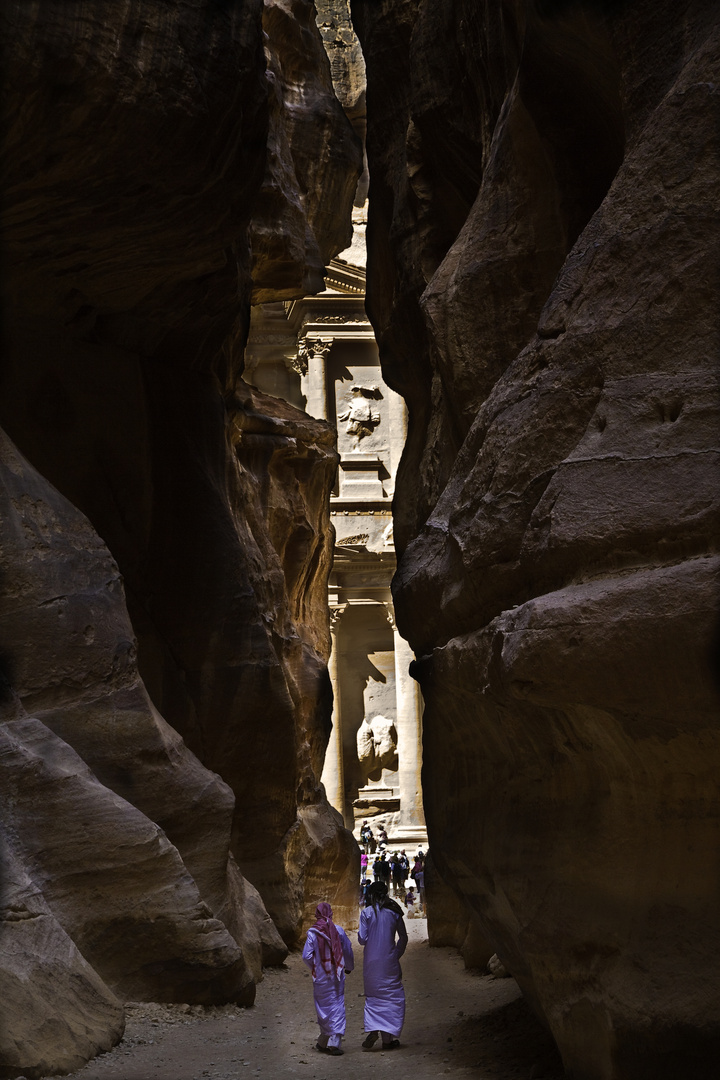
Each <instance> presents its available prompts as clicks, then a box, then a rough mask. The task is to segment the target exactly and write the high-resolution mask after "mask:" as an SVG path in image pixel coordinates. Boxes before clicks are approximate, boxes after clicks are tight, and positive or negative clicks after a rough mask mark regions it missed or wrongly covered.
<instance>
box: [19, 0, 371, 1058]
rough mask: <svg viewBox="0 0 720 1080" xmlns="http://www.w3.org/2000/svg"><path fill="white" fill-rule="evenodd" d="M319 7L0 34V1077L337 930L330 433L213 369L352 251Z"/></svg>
mask: <svg viewBox="0 0 720 1080" xmlns="http://www.w3.org/2000/svg"><path fill="white" fill-rule="evenodd" d="M313 16H314V8H313V5H312V3H310V2H309V0H293V2H292V3H291V2H289V0H288V2H285V0H268V2H267V3H266V4H265V5H263V4H262V3H261V2H260V0H242V2H237V3H234V4H231V5H227V4H216V3H211V2H209V0H188V2H185V3H183V4H181V5H170V6H168V5H167V4H164V3H159V2H154V0H153V2H151V0H143V2H142V3H139V4H137V3H133V4H124V3H121V4H116V5H107V4H100V3H90V4H88V3H79V2H77V3H76V2H70V3H64V4H49V5H41V6H39V7H38V6H37V5H28V4H25V3H19V2H18V3H11V4H6V5H4V6H3V10H2V13H1V15H0V23H1V26H2V34H3V40H4V42H5V58H4V65H3V69H4V70H3V78H4V97H3V117H4V120H3V126H4V129H5V131H6V143H5V147H4V150H3V155H2V164H3V170H4V177H3V181H4V184H3V187H4V192H5V197H4V205H3V230H4V232H3V248H2V258H3V267H2V269H3V273H2V284H3V289H4V294H3V315H4V319H3V323H4V325H3V329H4V334H5V340H4V357H3V364H2V369H1V371H0V422H1V423H2V425H3V427H4V428H5V431H6V432H7V433H8V435H7V436H6V435H4V434H3V436H2V444H1V449H2V453H1V455H0V458H1V461H2V467H1V475H2V483H0V528H1V533H0V572H1V574H2V579H1V586H2V591H1V594H0V638H1V642H2V644H1V652H2V670H3V678H4V682H3V695H4V696H3V705H2V710H3V711H2V720H3V721H4V727H3V728H2V729H0V735H1V736H2V739H1V742H2V746H1V749H0V768H1V769H2V771H3V776H4V779H3V783H2V786H1V790H2V798H3V807H4V814H3V821H4V829H5V831H6V834H7V840H6V842H7V857H6V861H7V864H8V867H10V870H9V871H8V874H7V876H6V883H7V885H6V889H5V893H4V896H3V913H4V916H5V921H4V923H3V945H4V948H3V955H4V956H6V957H7V958H8V965H7V968H6V970H5V973H4V975H3V978H4V979H5V981H4V982H3V983H2V985H3V987H4V989H6V990H7V993H4V994H3V996H4V997H5V999H6V1000H13V1001H16V1002H17V1005H16V1008H15V1011H14V1013H13V1015H12V1016H11V1018H10V1019H11V1023H4V1024H3V1031H2V1034H3V1038H4V1039H5V1040H6V1043H5V1044H4V1045H3V1059H4V1061H6V1062H7V1065H6V1066H3V1067H4V1068H6V1071H5V1072H4V1073H3V1072H0V1075H3V1076H15V1075H17V1073H18V1072H20V1071H22V1072H24V1074H25V1075H26V1076H28V1077H35V1076H40V1075H43V1073H47V1072H58V1071H63V1070H67V1069H70V1068H75V1067H77V1065H79V1064H80V1063H81V1062H82V1061H83V1060H86V1059H87V1058H88V1057H89V1056H91V1055H92V1054H93V1053H95V1052H97V1051H98V1050H99V1049H103V1048H107V1047H108V1046H109V1045H111V1044H112V1043H113V1042H115V1041H117V1039H118V1038H119V1037H120V1035H121V1033H122V1009H121V1006H120V1004H119V1001H118V998H117V997H115V994H116V995H118V997H119V998H122V997H126V996H128V995H129V996H132V997H133V998H135V999H143V998H145V999H155V1000H157V999H161V1000H184V1001H199V1002H212V1001H227V1000H235V1001H239V1002H245V1003H247V1002H250V1001H252V999H253V996H254V986H255V983H256V982H257V981H258V980H259V979H260V978H261V964H262V963H278V962H281V961H282V959H283V957H284V956H285V955H286V952H287V945H288V944H294V943H295V942H296V941H297V940H298V937H299V934H300V932H301V929H302V926H303V922H304V921H305V922H307V921H308V913H309V912H310V911H311V910H314V905H315V903H316V902H317V900H318V899H320V898H322V899H329V900H330V901H331V902H334V903H335V904H336V906H337V908H338V917H339V918H341V919H345V920H346V921H348V920H349V919H351V918H352V917H353V915H354V914H355V902H356V880H357V872H358V869H359V866H358V863H359V855H358V852H357V846H356V845H355V843H354V841H353V840H352V837H351V836H350V834H348V833H347V832H346V831H345V830H344V829H343V827H342V823H341V821H340V819H339V817H338V815H337V814H336V813H335V812H334V811H333V810H332V809H331V808H330V807H329V806H328V804H327V802H326V801H325V798H324V795H323V794H322V790H321V788H320V780H319V778H320V772H321V768H322V758H323V754H324V748H325V743H326V741H327V737H328V733H329V727H330V714H331V693H330V683H329V679H328V676H327V670H326V661H327V656H328V652H329V646H330V639H329V632H328V627H327V601H326V590H327V574H328V570H329V565H330V559H331V551H332V539H331V527H330V524H329V518H328V506H327V504H328V493H329V489H330V485H331V482H332V477H333V473H334V470H335V467H336V453H335V450H334V436H333V432H332V430H331V429H330V427H329V426H328V425H327V424H324V423H322V422H317V421H313V420H310V419H309V418H307V417H305V416H304V415H303V414H301V413H299V412H297V411H295V410H293V409H292V408H291V407H290V406H286V405H285V404H284V403H282V402H278V401H276V400H274V399H272V398H265V397H263V396H262V395H259V394H257V393H256V392H254V391H252V390H251V389H250V388H248V387H246V386H245V385H244V384H243V382H242V379H241V374H242V364H243V346H244V340H245V336H246V331H247V324H248V317H249V308H250V301H251V297H252V294H253V291H254V292H255V295H256V298H257V297H259V298H266V299H267V298H273V299H274V298H277V297H282V296H289V295H296V294H299V293H302V292H303V291H306V290H307V289H308V288H312V287H318V286H319V285H320V284H321V280H322V279H321V276H320V269H321V268H322V266H323V265H324V264H325V263H326V262H328V261H329V260H330V258H332V256H333V255H334V254H335V253H336V252H337V251H339V250H341V249H342V248H343V247H345V246H346V245H347V243H348V242H349V239H350V231H351V224H350V220H351V215H350V210H351V206H352V197H353V193H354V189H355V184H356V181H357V176H358V174H359V172H360V167H361V151H360V147H359V145H358V143H357V140H356V139H355V137H354V136H353V133H352V129H351V127H350V125H349V123H348V121H347V120H346V118H345V116H344V114H343V111H342V108H341V107H340V105H339V103H338V102H337V101H336V99H335V98H334V97H333V96H332V89H331V88H332V83H331V77H330V68H329V62H328V61H327V58H326V55H325V53H324V50H323V47H322V42H321V39H320V35H319V32H318V31H317V29H316V27H315V24H314V17H313ZM273 290H275V291H273ZM8 436H9V437H8ZM241 870H242V873H241ZM251 882H252V884H251ZM258 890H259V891H258ZM261 895H262V899H261ZM268 912H269V914H268ZM270 916H272V919H274V920H275V922H273V921H272V920H271V917H270ZM281 935H282V936H281ZM283 939H284V940H283ZM286 943H287V944H286ZM50 981H52V983H53V985H54V986H55V990H54V991H53V993H56V994H57V995H62V988H63V987H64V986H67V987H73V989H72V991H70V990H69V989H68V992H67V994H65V995H64V996H63V1000H64V1001H65V1005H64V1007H63V1009H61V1010H60V1011H59V1013H58V1015H57V1017H56V1019H55V1021H54V1022H50V1019H49V1015H50V1014H49V1011H48V1009H49V1006H48V1003H47V995H46V989H47V985H48V984H49V982H50ZM18 987H23V991H22V995H20V996H18V994H17V993H16V991H17V990H18ZM58 1000H60V997H58ZM43 1017H45V1018H47V1019H46V1020H43V1019H42V1018H43ZM28 1018H31V1021H32V1022H33V1026H31V1027H30V1028H29V1027H28V1022H29V1020H28ZM34 1019H37V1021H38V1022H37V1024H34Z"/></svg>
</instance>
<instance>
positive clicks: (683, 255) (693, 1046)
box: [352, 0, 720, 1080]
mask: <svg viewBox="0 0 720 1080" xmlns="http://www.w3.org/2000/svg"><path fill="white" fill-rule="evenodd" d="M352 10H353V17H354V22H355V28H356V30H357V31H358V33H359V36H360V39H361V41H362V44H363V48H364V52H365V59H366V64H367V70H368V105H367V108H368V155H369V161H370V174H371V177H372V182H371V193H370V221H369V225H368V245H369V262H368V274H369V286H368V292H369V296H370V299H369V311H370V314H371V318H372V321H373V323H374V326H375V330H376V333H377V336H378V339H379V344H380V353H381V359H382V363H383V368H384V372H385V377H386V379H387V380H388V382H389V383H391V385H393V387H394V388H396V389H397V390H400V391H401V392H402V393H403V394H404V395H405V397H406V399H407V401H408V404H409V408H410V434H409V439H408V445H407V447H406V452H405V457H404V461H403V465H402V466H401V469H400V473H399V475H398V481H397V487H396V495H395V514H396V523H395V539H396V545H397V546H398V548H399V550H400V551H401V552H402V557H401V560H400V564H399V569H398V574H397V578H396V581H395V587H394V594H395V603H396V611H397V613H398V620H399V626H400V629H401V631H402V633H403V634H405V635H407V637H408V638H409V640H410V642H411V644H412V645H413V647H414V649H415V651H416V653H417V655H418V657H419V660H418V662H417V664H416V666H415V668H414V672H415V674H416V675H417V677H418V678H419V680H420V683H421V686H422V690H423V694H424V696H425V701H426V710H425V716H424V762H425V765H424V771H423V781H424V783H423V788H424V791H423V794H424V802H425V808H426V814H427V820H428V831H429V837H430V846H431V850H432V853H433V857H434V859H435V861H436V863H437V867H438V870H439V872H440V873H441V875H442V876H443V878H444V879H445V880H446V882H447V883H449V884H451V885H452V886H453V888H454V889H456V890H458V891H459V893H460V894H461V895H462V896H463V897H464V899H465V901H466V902H467V903H469V904H470V906H471V907H472V908H473V910H474V911H475V912H476V913H477V914H478V915H479V916H480V919H481V922H482V925H483V928H484V930H485V932H486V934H487V939H488V943H489V944H490V945H491V946H492V947H493V949H494V950H496V951H497V953H498V954H499V956H500V958H501V960H502V961H503V963H504V964H505V965H506V967H507V968H508V969H509V970H510V971H511V972H512V974H513V975H514V976H515V978H517V979H518V981H519V982H520V984H521V986H522V987H523V989H524V991H525V992H526V994H527V995H528V997H529V998H530V999H531V1001H533V1002H534V1004H535V1006H536V1008H537V1010H538V1012H539V1013H540V1014H541V1015H542V1016H544V1017H545V1019H546V1021H547V1023H548V1024H549V1026H550V1028H551V1030H552V1032H553V1034H554V1036H555V1038H556V1040H557V1042H558V1045H559V1047H560V1050H561V1052H562V1055H563V1059H564V1062H565V1065H566V1067H567V1069H568V1071H569V1072H570V1074H571V1075H572V1076H574V1077H576V1078H582V1080H611V1078H618V1080H619V1078H620V1077H622V1078H623V1080H639V1078H641V1077H642V1078H645V1077H650V1076H652V1077H653V1078H668V1080H670V1078H672V1080H676V1078H677V1077H678V1076H681V1075H690V1074H692V1075H693V1076H701V1077H710V1076H712V1075H714V1074H715V1072H716V1070H717V1057H718V1052H719V1051H720V1020H719V1017H720V1014H719V1013H718V1008H717V1002H718V999H719V997H720V974H719V971H718V967H717V964H716V963H715V959H714V957H715V955H716V953H717V949H718V946H719V945H720V916H719V914H718V913H719V912H720V906H719V904H718V900H719V899H720V897H719V895H718V892H719V889H718V877H717V874H716V872H715V869H712V870H711V869H710V867H711V866H712V867H715V865H716V852H717V850H718V843H719V841H720V836H719V832H720V820H719V818H718V813H717V805H718V804H717V773H718V766H719V765H720V746H719V742H720V736H719V734H718V716H719V715H720V708H719V706H720V701H719V699H718V683H717V681H716V680H715V679H714V678H713V674H712V659H711V658H712V656H713V655H714V653H716V652H717V634H718V608H719V594H720V590H719V588H718V584H719V583H718V569H719V565H718V559H717V555H716V552H717V537H718V517H719V515H718V500H719V499H720V470H719V469H718V411H719V410H718V405H719V402H718V381H717V370H718V358H719V353H720V325H719V317H718V307H717V303H716V296H717V288H718V266H719V265H720V250H719V245H718V231H719V229H720V225H719V223H718V218H717V214H716V213H715V208H714V207H715V203H716V192H717V185H718V154H717V131H718V94H717V86H718V76H719V75H720V70H719V61H718V56H719V55H720V52H719V50H718V45H719V44H720V34H719V32H718V31H719V22H720V20H719V16H718V10H717V7H716V6H715V5H707V4H703V3H699V2H682V3H679V4H661V5H660V6H659V7H658V5H655V4H649V3H644V2H643V3H637V4H632V5H624V4H614V5H610V4H608V5H600V4H594V3H585V4H583V3H574V2H572V0H570V2H568V3H562V4H561V3H549V4H548V3H542V4H541V3H539V2H537V3H535V2H531V0H526V2H517V3H514V4H510V5H508V4H501V3H500V2H491V0H487V2H484V3H475V2H474V0H473V2H470V0H456V2H450V0H444V2H441V0H438V2H434V3H430V2H429V0H383V2H381V3H377V4H376V3H373V2H371V0H354V2H353V4H352Z"/></svg>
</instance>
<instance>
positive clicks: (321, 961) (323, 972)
mask: <svg viewBox="0 0 720 1080" xmlns="http://www.w3.org/2000/svg"><path fill="white" fill-rule="evenodd" d="M315 914H316V920H315V923H314V924H313V926H311V927H310V929H309V930H308V932H307V938H306V939H305V946H304V948H303V952H302V958H303V960H304V961H305V963H306V965H307V966H308V967H309V968H310V971H311V973H312V978H313V997H314V999H315V1012H316V1013H317V1019H318V1024H319V1026H320V1037H319V1039H318V1041H317V1043H316V1044H315V1045H316V1047H317V1049H318V1050H320V1051H322V1053H324V1054H332V1055H334V1056H335V1057H337V1056H339V1055H340V1054H342V1052H343V1051H342V1048H341V1046H340V1042H341V1039H342V1037H343V1035H344V1034H345V973H346V972H351V971H352V969H353V967H354V966H355V960H354V957H353V951H352V945H351V944H350V940H349V938H348V936H347V934H346V933H345V931H344V930H343V928H342V926H336V925H335V923H334V922H333V921H332V908H331V907H330V905H329V904H326V903H322V904H318V906H317V909H316V912H315Z"/></svg>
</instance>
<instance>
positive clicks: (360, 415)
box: [338, 386, 382, 440]
mask: <svg viewBox="0 0 720 1080" xmlns="http://www.w3.org/2000/svg"><path fill="white" fill-rule="evenodd" d="M350 393H351V394H352V397H351V398H350V400H349V401H348V403H347V408H346V409H344V410H343V411H342V412H341V413H338V420H347V421H348V425H347V427H346V428H345V431H346V432H347V433H348V435H355V436H356V438H357V439H358V440H360V439H363V438H365V436H366V435H372V433H373V431H374V430H375V428H376V427H377V425H378V424H379V423H380V413H379V412H378V411H377V409H373V407H372V404H371V402H372V401H377V399H378V398H379V397H381V396H382V395H381V393H380V389H379V387H377V386H351V387H350Z"/></svg>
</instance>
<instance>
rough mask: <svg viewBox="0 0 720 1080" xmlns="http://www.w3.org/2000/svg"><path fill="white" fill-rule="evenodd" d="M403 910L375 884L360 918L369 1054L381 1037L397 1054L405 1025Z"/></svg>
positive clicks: (387, 1047) (382, 885)
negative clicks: (402, 957) (402, 965)
mask: <svg viewBox="0 0 720 1080" xmlns="http://www.w3.org/2000/svg"><path fill="white" fill-rule="evenodd" d="M407 940H408V936H407V930H406V929H405V920H404V919H403V913H402V909H401V908H400V906H399V905H398V904H396V903H395V901H394V900H391V899H390V897H389V896H388V890H387V885H385V884H384V883H383V882H378V881H376V882H374V883H373V884H372V885H371V886H370V887H369V889H368V904H367V906H366V907H365V909H364V910H363V912H362V914H361V915H360V929H359V930H358V941H359V942H360V944H361V945H364V946H365V953H364V957H363V978H364V982H365V1031H366V1033H367V1034H366V1038H365V1041H364V1042H363V1044H362V1045H363V1049H364V1050H370V1049H372V1047H373V1046H374V1045H375V1043H376V1042H377V1040H378V1038H379V1037H382V1045H383V1049H384V1050H397V1049H398V1048H399V1046H400V1041H399V1038H400V1032H401V1031H402V1026H403V1023H404V1021H405V991H404V989H403V984H402V970H401V968H400V957H401V956H402V954H403V953H404V952H405V949H406V947H407Z"/></svg>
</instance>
